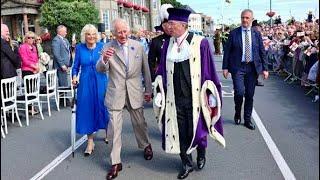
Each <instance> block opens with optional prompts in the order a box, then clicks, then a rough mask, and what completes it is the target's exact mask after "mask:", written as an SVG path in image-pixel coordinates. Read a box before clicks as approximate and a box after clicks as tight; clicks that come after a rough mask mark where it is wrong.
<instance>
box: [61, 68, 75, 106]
mask: <svg viewBox="0 0 320 180" xmlns="http://www.w3.org/2000/svg"><path fill="white" fill-rule="evenodd" d="M69 73H70V76H69V77H70V84H71V82H72V77H71V76H72V75H71V72H69ZM57 91H58V97H59V98H58V99H59V101H60V98H61V99H63V105H64V107H66V106H67V99H72V98H73V96H74V94H73V90H72V85H70V86H67V87H64V86H60V87H58V90H57ZM59 104H60V102H59Z"/></svg>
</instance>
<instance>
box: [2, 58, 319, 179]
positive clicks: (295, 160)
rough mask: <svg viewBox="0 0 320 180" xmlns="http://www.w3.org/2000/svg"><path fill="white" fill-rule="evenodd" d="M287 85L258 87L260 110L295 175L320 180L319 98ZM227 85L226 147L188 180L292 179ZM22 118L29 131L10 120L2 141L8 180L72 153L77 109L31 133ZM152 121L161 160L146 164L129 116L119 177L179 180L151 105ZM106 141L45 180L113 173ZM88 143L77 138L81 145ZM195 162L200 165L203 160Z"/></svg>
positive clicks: (214, 147)
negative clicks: (240, 120)
mask: <svg viewBox="0 0 320 180" xmlns="http://www.w3.org/2000/svg"><path fill="white" fill-rule="evenodd" d="M220 61H221V59H219V58H216V66H217V69H218V70H219V69H221V62H220ZM283 79H284V78H282V77H279V76H277V75H271V76H270V79H268V80H267V81H265V82H264V83H265V86H264V87H257V88H256V94H255V98H254V109H255V111H256V112H257V114H258V115H259V117H260V119H261V122H262V123H263V125H264V126H265V128H266V130H267V132H268V133H269V135H270V136H271V138H272V140H273V142H274V143H275V145H276V147H277V149H278V150H279V152H280V153H281V155H282V157H283V159H284V161H285V163H286V164H287V166H288V167H289V169H290V170H291V171H292V173H293V174H294V177H295V178H296V179H303V180H309V179H310V180H315V179H319V103H312V102H311V100H312V98H311V97H309V96H305V95H304V91H303V89H301V88H300V87H299V86H298V85H295V84H290V85H289V84H288V83H286V82H283ZM221 82H222V85H223V91H224V93H223V94H224V98H223V109H222V116H223V118H224V136H225V139H226V148H225V149H223V148H222V147H221V146H219V145H218V144H217V143H216V142H214V141H213V140H212V139H210V138H209V141H208V150H207V164H206V166H205V168H204V169H203V170H202V171H195V172H192V173H191V174H190V175H189V177H188V179H198V180H200V179H201V180H202V179H203V180H206V179H220V180H224V179H225V180H230V179H237V180H238V179H243V180H251V179H252V180H256V179H257V180H270V179H272V180H278V179H285V178H284V177H287V176H286V175H284V174H283V172H282V171H281V170H280V169H281V167H283V166H282V165H278V164H277V161H279V157H274V156H273V154H272V153H271V151H270V149H269V148H268V145H267V143H266V141H265V139H264V138H263V135H262V133H261V131H260V129H259V128H256V130H255V131H251V130H248V129H246V128H245V127H244V126H243V125H240V126H236V125H235V124H234V122H233V115H234V103H233V97H232V82H231V79H227V80H225V79H222V78H221ZM44 108H45V106H44ZM20 115H21V121H22V124H23V125H24V127H18V124H17V123H14V124H12V123H11V122H9V123H8V126H9V127H8V129H9V134H8V135H7V137H6V138H5V139H1V179H4V180H12V179H14V180H20V179H21V180H25V179H30V178H32V177H33V176H34V175H36V174H37V173H38V172H39V171H41V170H42V169H43V168H44V167H45V166H47V165H48V164H49V163H50V162H52V161H53V160H54V159H55V158H56V157H58V156H59V155H60V154H61V153H63V152H64V151H65V150H66V149H67V148H69V147H70V117H71V109H70V108H61V111H60V112H58V111H56V108H55V107H54V106H53V108H52V116H51V117H48V113H47V111H46V110H45V109H44V116H45V120H41V119H40V116H35V117H33V118H31V119H30V126H28V127H26V126H25V119H24V117H23V112H20ZM145 117H146V120H147V123H148V127H149V128H148V129H149V136H150V139H151V143H152V147H153V150H154V158H153V159H152V160H151V161H146V160H144V158H143V150H141V149H138V147H137V143H136V141H135V137H134V134H133V130H132V125H131V122H130V118H129V114H128V113H127V112H126V111H125V113H124V124H123V134H122V141H123V146H122V154H121V157H122V161H123V165H124V168H123V170H122V171H121V172H120V174H119V176H118V178H117V179H119V180H125V179H139V180H144V179H145V180H153V179H154V180H158V179H176V176H177V173H178V171H179V169H180V159H179V156H178V155H172V154H166V153H164V151H163V150H162V149H161V139H160V137H161V134H160V132H159V130H158V128H157V125H156V120H155V118H154V115H153V110H152V106H151V103H149V104H146V105H145ZM255 120H256V119H255ZM104 136H105V133H104V131H99V132H98V133H97V134H96V139H95V144H96V146H95V151H94V153H93V155H92V156H89V157H84V156H83V152H84V150H85V147H86V142H85V143H84V144H82V145H81V146H80V147H79V148H78V149H77V150H76V152H75V157H74V158H72V156H68V157H67V158H66V159H65V160H63V161H62V162H61V163H60V164H58V165H57V166H56V167H55V168H54V169H52V171H50V172H49V173H48V174H47V175H46V176H45V177H44V178H43V179H48V180H64V179H68V180H69V179H70V180H73V179H74V180H79V179H81V180H82V179H92V180H93V179H97V180H98V179H105V175H106V173H107V170H108V169H109V168H110V161H109V153H110V150H111V149H110V145H107V144H105V143H104V142H103V138H104ZM81 137H82V136H80V135H78V136H77V138H78V139H79V138H81ZM273 150H274V149H273ZM193 158H194V160H195V159H196V155H195V154H193Z"/></svg>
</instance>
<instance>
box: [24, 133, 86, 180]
mask: <svg viewBox="0 0 320 180" xmlns="http://www.w3.org/2000/svg"><path fill="white" fill-rule="evenodd" d="M87 139H88V138H87V136H82V137H81V138H80V139H79V140H78V141H76V143H75V150H76V149H77V148H78V147H79V146H81V145H82V144H83V143H84V142H86V140H87ZM71 153H72V149H71V146H70V147H69V148H68V149H66V150H65V151H64V152H63V153H61V154H60V155H59V156H58V157H56V158H55V159H54V160H53V161H52V162H51V163H50V164H48V165H47V166H46V167H44V168H43V169H42V170H41V171H39V172H38V173H37V174H36V175H34V176H33V177H32V178H31V179H30V180H40V179H42V178H44V177H45V176H46V175H47V174H48V173H49V172H50V171H52V170H53V169H54V168H55V167H56V166H58V165H59V164H60V163H61V162H62V161H63V160H65V159H66V158H67V157H68V156H69V155H70V154H71Z"/></svg>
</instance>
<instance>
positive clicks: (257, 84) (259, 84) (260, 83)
mask: <svg viewBox="0 0 320 180" xmlns="http://www.w3.org/2000/svg"><path fill="white" fill-rule="evenodd" d="M256 86H264V84H263V82H260V81H257V82H256Z"/></svg>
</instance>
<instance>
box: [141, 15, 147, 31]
mask: <svg viewBox="0 0 320 180" xmlns="http://www.w3.org/2000/svg"><path fill="white" fill-rule="evenodd" d="M146 24H147V23H146V17H145V15H143V16H142V19H141V25H142V27H143V29H147V26H146Z"/></svg>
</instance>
